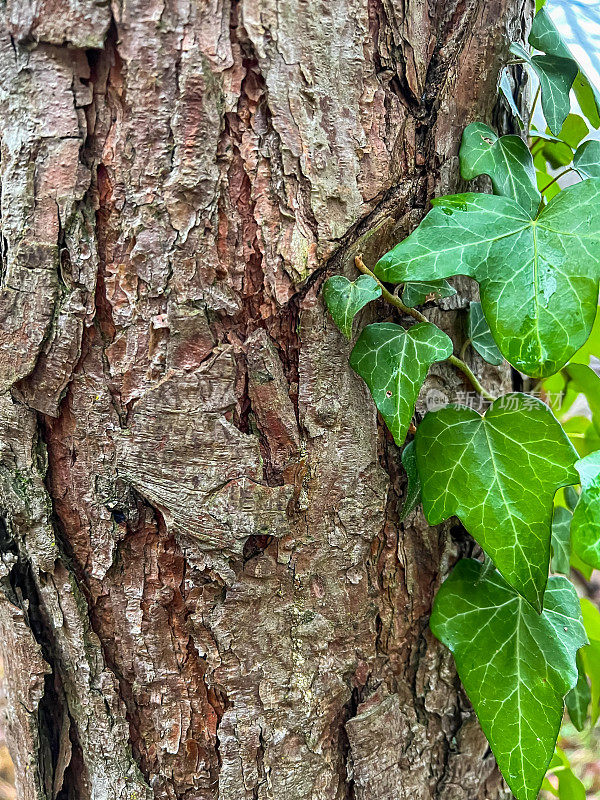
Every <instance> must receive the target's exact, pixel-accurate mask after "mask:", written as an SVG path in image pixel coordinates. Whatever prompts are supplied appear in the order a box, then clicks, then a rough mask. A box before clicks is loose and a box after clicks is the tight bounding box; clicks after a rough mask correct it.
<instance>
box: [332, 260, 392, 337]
mask: <svg viewBox="0 0 600 800" xmlns="http://www.w3.org/2000/svg"><path fill="white" fill-rule="evenodd" d="M378 297H381V286H379V284H378V283H377V281H376V280H375V279H374V278H372V277H371V276H370V275H361V276H360V277H359V278H357V279H356V280H355V281H354V283H352V282H351V281H349V280H348V278H345V277H344V276H343V275H333V276H332V277H331V278H328V279H327V281H326V282H325V286H324V287H323V298H324V300H325V303H326V304H327V308H328V309H329V313H330V314H331V316H332V317H333V321H334V322H335V324H336V325H337V326H338V328H339V329H340V330H341V332H342V333H343V334H344V336H345V337H346V338H347V339H351V338H352V323H353V321H354V317H355V316H356V315H357V314H358V312H359V311H360V310H361V308H364V307H365V306H366V305H367V303H370V302H371V300H377V298H378Z"/></svg>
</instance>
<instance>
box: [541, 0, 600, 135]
mask: <svg viewBox="0 0 600 800" xmlns="http://www.w3.org/2000/svg"><path fill="white" fill-rule="evenodd" d="M571 2H572V0H567V2H566V3H564V4H563V3H562V2H561V0H555V3H554V5H555V6H558V5H564V6H565V7H566V6H567V5H570V4H571ZM587 10H588V9H587V7H586V6H585V5H583V4H580V6H579V9H578V11H580V12H583V13H586V11H587ZM571 12H572V9H571ZM580 39H581V40H580V42H579V44H580V46H581V47H583V50H584V51H586V52H588V53H590V52H593V51H594V48H593V46H591V45H590V42H589V41H588V40H587V39H586V37H584V36H582V37H580ZM529 42H530V44H532V45H533V46H534V47H536V48H537V49H538V50H542V51H543V52H544V53H546V54H548V55H550V56H557V57H559V58H563V59H567V60H570V61H571V62H572V64H573V67H574V68H575V69H576V70H577V74H576V76H575V80H574V82H573V89H574V91H575V96H576V97H577V100H578V102H579V106H580V108H581V110H582V111H583V113H584V114H585V115H586V117H587V118H588V120H589V121H590V122H591V124H592V125H593V126H594V127H595V128H597V127H598V125H600V117H599V116H598V112H599V111H600V94H599V93H598V92H597V91H596V89H595V88H594V86H593V85H592V84H591V82H590V80H589V79H588V77H587V75H586V74H585V73H584V71H583V70H581V69H580V67H579V65H578V63H577V61H576V60H575V59H574V58H573V55H572V53H571V51H570V50H569V48H568V47H567V45H566V44H565V42H564V41H563V39H562V37H561V35H560V33H559V32H558V29H557V28H556V25H555V24H554V23H553V22H552V20H551V18H550V15H549V14H548V13H547V11H546V10H545V9H544V10H540V11H539V12H538V13H537V14H536V15H535V17H534V20H533V25H532V26H531V33H530V36H529ZM547 119H548V118H547V117H546V120H547Z"/></svg>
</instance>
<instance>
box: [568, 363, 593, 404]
mask: <svg viewBox="0 0 600 800" xmlns="http://www.w3.org/2000/svg"><path fill="white" fill-rule="evenodd" d="M564 372H565V373H566V374H567V375H568V377H569V381H568V383H567V391H569V390H570V391H572V393H573V394H575V396H577V395H579V394H584V395H585V396H586V399H587V401H588V405H589V407H590V409H591V410H592V413H593V414H595V415H597V416H599V417H600V378H599V377H598V375H596V373H595V372H594V370H593V369H591V367H588V366H586V365H585V364H568V365H567V366H566V367H565V368H564ZM563 413H564V412H563Z"/></svg>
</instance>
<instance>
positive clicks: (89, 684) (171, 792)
mask: <svg viewBox="0 0 600 800" xmlns="http://www.w3.org/2000/svg"><path fill="white" fill-rule="evenodd" d="M529 10H530V9H529V6H528V4H527V3H526V2H524V0H451V2H449V1H448V0H431V1H430V2H428V3H427V2H420V1H419V2H400V0H383V2H381V0H329V2H319V0H304V1H303V2H293V1H292V0H284V1H283V2H282V1H279V2H277V0H232V2H228V0H210V2H209V0H202V1H201V2H183V1H182V2H175V0H169V1H168V2H155V1H154V0H128V2H127V3H125V2H122V3H119V2H113V4H112V8H111V7H109V5H108V4H107V3H105V2H99V1H98V2H96V1H95V0H81V2H77V3H75V2H72V1H71V0H37V2H36V3H29V2H25V0H8V2H7V3H6V4H5V7H4V9H3V11H2V14H3V19H2V45H1V48H0V88H1V95H0V102H1V104H2V119H3V120H4V124H3V130H2V231H3V237H4V238H3V248H2V254H3V276H2V281H3V282H2V292H1V294H0V319H1V322H2V324H1V325H0V342H1V344H2V348H3V357H2V359H1V361H0V380H1V382H2V391H3V392H4V394H3V395H2V399H1V404H0V426H1V431H0V432H1V442H0V446H1V448H2V449H1V451H0V510H1V511H2V519H3V525H2V528H1V531H0V533H1V536H0V546H1V547H0V549H1V551H2V561H3V564H4V567H3V572H2V574H3V587H4V592H5V599H4V600H3V602H2V606H1V613H0V622H1V626H2V635H3V640H4V642H5V652H6V660H7V673H8V682H9V694H10V703H11V705H10V713H9V735H10V738H11V741H12V746H13V752H14V757H15V760H16V771H17V779H18V783H19V791H20V797H22V798H23V799H24V800H30V798H31V799H33V798H36V799H37V798H58V799H59V800H65V799H67V798H68V799H69V800H70V799H71V798H81V799H82V800H83V799H85V798H94V800H100V798H107V799H108V798H110V799H111V800H112V798H115V799H116V798H119V799H121V798H128V799H130V800H133V799H134V798H140V797H144V798H151V797H156V798H177V800H192V798H194V800H213V799H214V798H217V797H219V798H221V800H243V798H247V800H254V799H255V798H256V800H267V798H269V800H271V799H272V800H308V798H314V800H350V799H351V798H355V800H387V799H388V798H389V800H392V798H393V799H394V800H403V799H404V798H411V800H426V798H444V800H467V798H468V799H469V800H474V799H476V798H480V799H481V800H483V798H497V797H501V796H503V794H505V791H504V789H503V786H502V783H501V780H500V778H499V775H498V772H497V770H496V768H495V766H494V762H493V758H492V757H491V755H490V753H489V750H488V748H487V744H486V742H485V739H484V738H483V736H482V734H481V732H480V730H479V728H478V725H477V722H476V720H475V718H474V716H473V713H472V711H471V709H470V707H469V705H468V702H467V701H466V699H465V697H464V695H463V694H462V692H461V691H460V690H459V684H458V680H457V677H456V674H455V671H454V668H453V664H452V659H451V657H450V655H449V654H448V653H447V652H446V651H445V650H444V649H443V648H442V647H441V646H439V645H438V644H437V643H436V642H435V641H434V640H433V638H432V637H431V635H430V633H429V631H428V616H429V612H430V609H431V603H432V599H433V596H434V593H435V589H436V587H437V586H438V585H439V583H440V581H441V580H442V578H443V577H444V575H445V574H446V573H447V571H448V568H449V566H450V565H451V563H452V562H453V561H454V560H455V559H456V557H457V556H458V554H459V553H460V552H465V551H466V550H467V549H468V548H469V544H468V542H467V540H466V537H465V536H463V535H462V534H461V533H460V530H458V531H457V532H456V533H455V534H454V535H453V532H452V529H451V528H450V527H449V526H446V527H444V528H442V529H433V528H429V527H428V526H427V525H426V523H425V521H424V519H423V518H422V516H421V515H420V513H419V512H414V513H412V514H411V515H410V516H409V518H408V520H407V521H406V522H404V523H402V524H401V523H399V521H398V513H397V508H398V503H399V501H401V499H402V495H403V492H404V482H405V479H404V477H403V474H402V470H401V469H400V467H399V452H398V450H397V449H396V448H395V447H394V445H393V444H392V443H391V441H390V439H389V437H388V436H387V434H386V433H385V430H384V429H383V428H382V427H381V426H380V425H378V423H377V419H376V414H375V411H374V407H373V404H372V402H371V400H370V398H369V396H368V393H367V391H366V389H365V387H364V385H363V384H362V383H361V381H360V380H359V379H358V378H357V377H356V376H355V375H354V374H353V373H352V372H351V370H350V369H349V367H348V363H347V359H348V353H349V349H350V345H349V344H348V343H347V342H346V341H345V340H344V339H343V337H342V336H341V335H340V334H339V332H338V331H337V330H336V329H335V327H334V325H333V323H332V322H331V320H330V319H329V318H328V317H327V315H326V313H325V309H324V307H323V304H322V301H321V299H320V289H321V286H322V282H323V280H324V278H325V277H326V275H327V274H328V273H331V272H334V271H344V272H346V273H347V274H349V275H350V274H352V262H353V258H354V256H355V255H356V254H357V253H358V252H362V253H364V257H365V260H367V261H368V262H372V261H373V259H374V258H375V257H376V256H377V255H379V254H380V253H381V252H383V251H384V250H385V249H387V248H388V247H389V245H390V244H391V243H392V242H394V241H396V240H398V239H399V238H400V237H401V236H403V235H405V234H406V233H407V232H408V231H409V230H410V229H411V228H412V227H413V226H414V225H415V224H416V222H417V221H418V220H419V218H420V217H421V216H422V215H423V213H424V211H425V207H426V204H427V201H428V199H429V198H430V197H431V196H432V195H433V194H440V193H443V192H446V191H449V190H453V189H454V188H456V186H457V185H458V176H457V151H458V143H459V140H460V135H461V132H462V128H463V127H464V125H465V124H466V123H467V122H469V121H472V120H474V119H484V120H489V119H490V116H491V114H492V110H493V108H494V105H495V98H496V82H497V77H498V70H499V66H500V64H501V62H502V59H503V58H504V57H505V56H506V52H507V46H508V41H509V40H510V38H511V37H513V38H514V37H516V38H518V37H519V36H521V35H522V33H523V31H522V30H521V27H522V26H523V25H524V24H525V18H526V14H527V13H528V12H529ZM457 285H458V286H459V294H458V295H457V297H456V298H452V299H451V300H450V301H445V303H446V305H445V309H446V310H445V311H444V312H442V311H440V310H439V309H438V308H436V307H434V306H429V307H428V309H427V313H428V315H429V316H430V318H431V319H433V320H434V321H436V322H438V323H439V324H442V325H443V326H444V327H445V329H446V330H448V331H449V332H450V333H451V335H453V337H454V339H455V342H456V343H457V344H460V338H461V328H460V321H461V315H462V313H463V312H462V309H464V307H465V306H466V304H467V302H468V299H469V298H470V297H471V293H472V287H471V286H468V285H466V283H459V284H457ZM387 313H389V312H388V310H386V309H384V308H383V307H381V308H378V309H374V310H372V311H367V312H365V313H364V314H363V321H364V320H365V319H367V317H368V315H369V314H371V315H378V316H379V317H380V318H381V317H383V316H384V315H385V314H387ZM474 368H475V369H476V370H477V371H478V373H479V374H480V375H482V374H485V378H486V381H488V384H489V386H490V388H498V387H499V386H501V385H502V384H504V385H506V382H507V380H508V377H507V375H506V373H505V372H504V371H502V370H501V369H500V370H499V369H496V368H492V367H489V366H485V369H484V365H483V362H481V361H475V363H474ZM433 387H435V388H439V389H440V390H443V391H444V392H445V393H446V394H447V395H448V396H449V397H452V394H453V393H455V392H457V391H461V390H464V389H465V385H464V383H463V382H462V376H461V375H459V374H454V373H453V372H452V370H451V369H450V368H449V367H448V365H436V366H435V367H434V368H433V370H432V375H431V376H430V378H429V379H428V383H427V385H426V390H427V389H431V388H433ZM417 410H418V414H422V413H423V411H424V404H423V402H421V403H420V405H419V407H418V409H417Z"/></svg>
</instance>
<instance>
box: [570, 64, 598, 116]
mask: <svg viewBox="0 0 600 800" xmlns="http://www.w3.org/2000/svg"><path fill="white" fill-rule="evenodd" d="M573 91H574V92H575V97H576V98H577V102H578V103H579V108H580V109H581V112H582V114H583V115H584V116H585V118H586V119H587V121H588V122H589V123H590V125H591V126H592V127H593V128H599V127H600V114H599V113H598V109H600V94H599V93H598V91H597V89H596V88H595V87H594V86H593V85H592V84H591V83H590V81H589V78H588V77H587V75H586V74H585V73H584V72H582V71H581V70H579V72H578V73H577V77H576V78H575V80H574V81H573Z"/></svg>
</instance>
